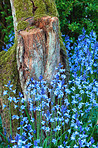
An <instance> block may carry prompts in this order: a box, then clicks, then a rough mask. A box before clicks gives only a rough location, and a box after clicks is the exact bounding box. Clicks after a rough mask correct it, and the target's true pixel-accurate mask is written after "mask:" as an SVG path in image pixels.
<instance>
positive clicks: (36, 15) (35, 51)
mask: <svg viewBox="0 0 98 148" xmlns="http://www.w3.org/2000/svg"><path fill="white" fill-rule="evenodd" d="M10 3H11V7H12V15H13V20H14V30H15V44H14V46H13V47H11V48H10V49H9V50H8V52H7V53H6V52H4V51H2V52H0V96H1V97H0V98H1V100H2V103H4V104H6V105H8V101H7V99H4V98H3V91H4V89H5V87H4V85H5V84H6V83H7V80H12V81H13V83H14V88H16V91H17V93H18V92H19V90H20V89H21V88H22V92H23V94H24V97H25V98H26V99H27V97H28V96H27V95H26V93H25V92H26V89H27V82H28V81H29V80H30V78H31V77H34V79H36V80H38V77H39V76H40V75H43V77H44V79H45V80H47V81H51V80H52V79H53V74H54V73H55V69H54V67H56V66H58V63H59V62H61V63H62V64H63V65H64V68H65V69H66V76H67V80H68V78H69V67H68V58H67V53H66V49H65V47H64V45H63V40H62V38H61V33H60V26H59V21H58V12H57V9H56V4H55V0H34V5H35V7H33V5H32V2H31V1H30V0H25V2H23V0H20V1H18V0H10ZM18 74H19V77H18ZM12 106H13V105H12ZM14 113H15V111H14V109H13V108H12V115H13V114H14ZM16 113H18V110H17V111H16ZM15 122H16V121H15ZM2 123H3V127H5V128H6V129H7V133H8V135H9V133H10V130H9V127H10V126H9V118H8V111H7V109H4V110H3V112H2ZM17 126H18V124H17V125H15V123H13V133H14V132H15V131H16V127H17Z"/></svg>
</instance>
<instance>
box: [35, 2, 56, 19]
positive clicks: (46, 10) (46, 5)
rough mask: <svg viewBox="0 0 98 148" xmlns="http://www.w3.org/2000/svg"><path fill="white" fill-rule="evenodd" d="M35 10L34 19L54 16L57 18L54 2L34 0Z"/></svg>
mask: <svg viewBox="0 0 98 148" xmlns="http://www.w3.org/2000/svg"><path fill="white" fill-rule="evenodd" d="M34 3H35V6H37V7H38V8H37V10H36V11H35V15H34V18H35V19H38V18H41V17H43V16H52V17H53V16H56V17H58V12H57V9H56V4H55V1H54V0H39V1H37V0H34Z"/></svg>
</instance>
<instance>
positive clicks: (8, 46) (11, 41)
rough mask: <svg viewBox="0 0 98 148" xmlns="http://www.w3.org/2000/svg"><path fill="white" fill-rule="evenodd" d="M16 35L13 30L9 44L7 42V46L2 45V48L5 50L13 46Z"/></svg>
mask: <svg viewBox="0 0 98 148" xmlns="http://www.w3.org/2000/svg"><path fill="white" fill-rule="evenodd" d="M14 35H15V33H14V32H13V31H12V32H11V34H9V36H8V37H9V41H8V44H6V48H5V47H4V46H3V47H2V50H4V51H8V49H9V48H10V47H11V46H13V44H14Z"/></svg>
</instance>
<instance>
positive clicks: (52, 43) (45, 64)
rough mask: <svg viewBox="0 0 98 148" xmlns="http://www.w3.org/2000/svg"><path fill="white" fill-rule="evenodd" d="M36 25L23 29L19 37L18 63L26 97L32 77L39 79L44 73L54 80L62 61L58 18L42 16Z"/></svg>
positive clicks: (46, 78) (45, 76)
mask: <svg viewBox="0 0 98 148" xmlns="http://www.w3.org/2000/svg"><path fill="white" fill-rule="evenodd" d="M35 25H36V28H35V29H31V30H29V31H28V32H27V31H21V32H20V35H19V37H18V46H17V65H18V70H19V76H20V82H21V87H22V90H23V92H24V96H25V97H26V88H27V82H28V81H29V80H30V79H31V77H33V78H34V79H35V80H38V79H39V76H40V75H42V76H43V78H44V80H47V81H50V80H52V79H53V75H54V73H55V67H57V66H58V64H59V62H60V42H59V34H58V32H59V27H58V18H57V17H50V16H47V17H42V18H41V19H40V21H38V22H36V24H35Z"/></svg>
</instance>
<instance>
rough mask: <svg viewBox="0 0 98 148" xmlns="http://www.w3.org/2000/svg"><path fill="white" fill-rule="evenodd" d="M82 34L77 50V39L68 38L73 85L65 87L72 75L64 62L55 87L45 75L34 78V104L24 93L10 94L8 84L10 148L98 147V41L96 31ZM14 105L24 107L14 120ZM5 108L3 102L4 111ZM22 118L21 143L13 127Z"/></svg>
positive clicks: (30, 91) (31, 89) (30, 88)
mask: <svg viewBox="0 0 98 148" xmlns="http://www.w3.org/2000/svg"><path fill="white" fill-rule="evenodd" d="M82 31H83V33H82V34H81V35H80V36H79V37H78V40H77V42H76V43H74V44H73V46H71V43H72V42H73V41H72V40H70V38H69V37H68V36H65V46H66V48H67V52H68V56H69V62H70V80H69V83H68V85H66V84H65V83H64V82H65V80H66V75H65V74H64V72H65V70H64V69H63V68H62V65H61V64H59V67H58V68H56V71H57V73H56V75H55V76H54V79H53V80H52V81H51V84H50V87H48V85H47V83H46V82H45V81H44V80H43V77H42V76H40V77H39V81H35V80H34V79H33V78H31V80H30V82H29V83H28V89H27V94H29V96H30V97H29V98H28V104H29V106H28V104H27V103H26V101H25V98H24V97H23V95H22V94H21V93H19V97H18V98H15V97H11V95H10V94H11V93H15V90H13V89H12V87H13V85H12V84H11V81H9V82H8V84H7V85H6V87H7V88H9V90H8V89H7V90H5V91H4V92H3V95H4V96H7V97H8V100H9V107H8V110H9V116H10V133H11V135H10V137H8V136H7V133H6V130H5V132H4V136H5V139H6V142H7V143H9V147H11V145H13V146H12V147H13V148H17V147H18V148H21V147H23V148H29V147H34V148H42V147H43V148H48V147H49V148H84V147H89V148H97V147H98V143H97V139H98V103H97V101H98V100H97V96H98V81H97V73H98V67H97V62H98V42H97V41H96V34H95V32H93V31H91V33H90V34H89V35H87V34H86V31H85V29H83V30H82ZM73 49H74V50H73ZM71 50H73V51H74V52H73V53H72V52H71ZM47 91H48V92H49V93H50V95H48V94H47ZM10 92H11V93H10ZM65 94H67V97H66V95H65ZM12 101H14V105H15V106H14V107H15V108H17V107H19V110H20V112H21V115H20V116H19V115H13V116H11V108H10V107H11V103H12ZM18 102H21V105H20V106H17V103H18ZM5 107H6V105H5V104H3V109H4V108H5ZM35 115H36V116H35ZM35 117H36V120H35ZM19 119H20V126H19V127H18V128H17V132H16V137H15V139H12V136H13V133H12V130H13V129H12V126H11V123H12V122H13V120H19Z"/></svg>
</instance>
